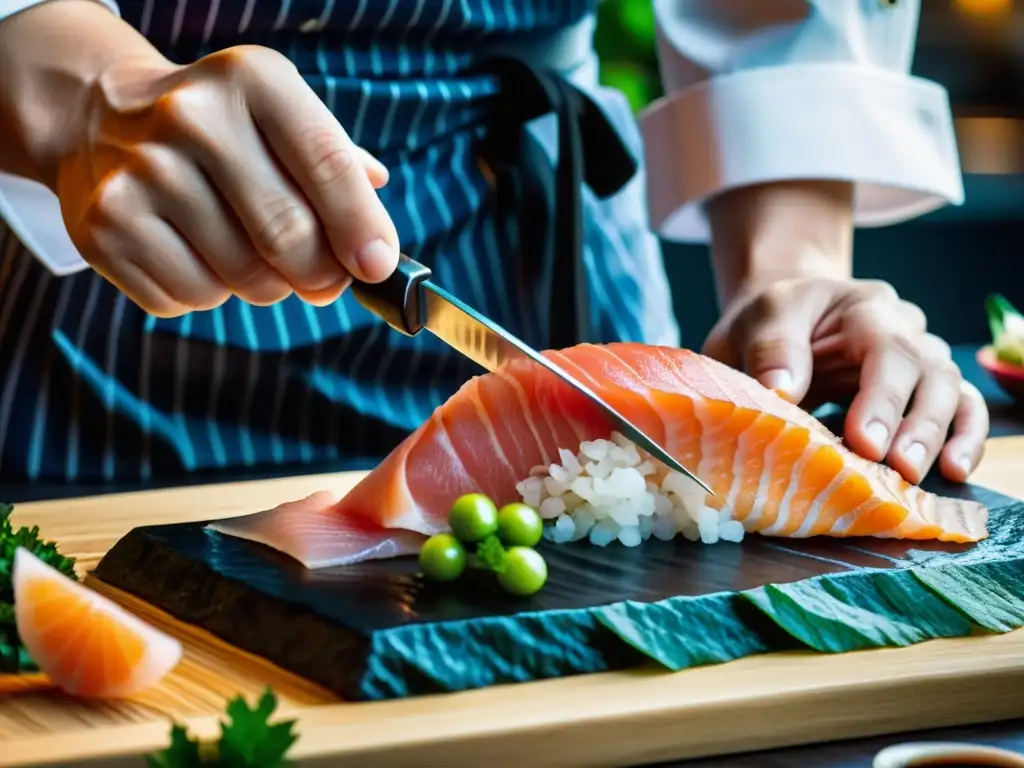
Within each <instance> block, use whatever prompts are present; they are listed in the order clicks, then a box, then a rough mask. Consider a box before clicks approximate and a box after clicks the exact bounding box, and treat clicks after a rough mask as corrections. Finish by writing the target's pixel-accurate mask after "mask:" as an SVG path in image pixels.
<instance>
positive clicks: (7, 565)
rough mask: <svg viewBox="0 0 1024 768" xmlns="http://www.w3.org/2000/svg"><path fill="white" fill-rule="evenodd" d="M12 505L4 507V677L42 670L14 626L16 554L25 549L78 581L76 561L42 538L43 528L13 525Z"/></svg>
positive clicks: (0, 541) (0, 545) (0, 562)
mask: <svg viewBox="0 0 1024 768" xmlns="http://www.w3.org/2000/svg"><path fill="white" fill-rule="evenodd" d="M13 510H14V507H13V506H12V505H11V504H0V674H3V673H18V672H33V671H35V670H36V669H38V667H37V666H36V665H35V663H34V662H33V661H32V659H31V658H30V657H29V655H28V651H26V650H25V647H24V646H23V645H22V643H21V638H20V637H19V636H18V631H17V628H16V627H15V625H14V585H13V584H12V582H11V574H12V571H13V569H14V553H15V552H16V551H17V550H18V547H24V548H25V549H27V550H28V551H29V552H31V553H32V554H33V555H35V556H36V557H38V558H39V559H40V560H42V561H43V562H44V563H46V564H47V565H49V566H51V567H53V568H56V569H57V570H58V571H60V572H61V573H63V574H64V575H65V576H68V577H69V578H72V579H75V578H77V577H76V576H75V561H74V559H73V558H70V557H65V556H64V555H62V554H61V553H60V552H59V551H58V550H57V545H56V544H55V543H54V542H52V541H44V540H43V539H41V538H39V528H38V527H36V526H33V527H32V528H26V527H21V528H18V529H17V530H15V528H14V525H13V524H12V523H11V512H12V511H13Z"/></svg>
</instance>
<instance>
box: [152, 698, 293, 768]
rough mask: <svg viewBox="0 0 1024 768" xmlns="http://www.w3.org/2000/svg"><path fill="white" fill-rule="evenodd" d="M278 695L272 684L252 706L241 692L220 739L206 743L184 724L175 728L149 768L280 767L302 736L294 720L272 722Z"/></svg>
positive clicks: (229, 705) (231, 709)
mask: <svg viewBox="0 0 1024 768" xmlns="http://www.w3.org/2000/svg"><path fill="white" fill-rule="evenodd" d="M275 709H277V697H276V696H274V692H273V691H271V690H270V689H269V688H268V689H266V690H265V691H264V692H263V695H262V696H260V699H259V701H258V702H257V703H256V706H255V707H253V708H252V709H250V708H249V705H248V704H246V703H245V699H243V698H242V697H241V696H238V697H236V698H234V699H232V700H231V701H229V702H228V705H227V710H226V713H227V717H228V720H227V722H222V723H221V725H220V740H219V741H218V742H216V743H202V742H199V741H197V740H195V739H193V738H192V737H190V736H189V735H188V731H187V730H186V729H185V728H184V727H183V726H181V725H178V724H175V725H174V726H173V727H172V728H171V743H170V746H168V747H167V749H165V750H163V751H162V752H159V753H157V754H155V755H151V756H150V757H149V768H191V767H192V766H214V767H215V768H277V766H283V765H285V759H284V758H285V754H286V753H287V752H288V750H289V749H290V748H291V746H292V744H294V743H295V740H296V739H297V738H298V736H296V734H295V733H294V732H293V731H292V729H293V728H294V726H295V721H294V720H287V721H285V722H281V723H275V724H273V725H271V724H270V716H271V715H272V714H273V713H274V710H275Z"/></svg>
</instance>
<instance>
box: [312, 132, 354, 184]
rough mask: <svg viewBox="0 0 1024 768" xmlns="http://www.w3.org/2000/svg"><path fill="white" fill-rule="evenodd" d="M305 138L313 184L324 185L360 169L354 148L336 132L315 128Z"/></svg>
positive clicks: (337, 180) (344, 177) (346, 176)
mask: <svg viewBox="0 0 1024 768" xmlns="http://www.w3.org/2000/svg"><path fill="white" fill-rule="evenodd" d="M305 138H306V144H307V147H308V149H309V155H308V156H309V158H310V159H309V177H310V180H311V181H312V182H313V183H314V184H316V185H318V186H324V185H327V184H333V183H336V182H340V181H342V180H344V179H346V178H348V177H350V176H351V175H352V173H353V172H354V171H356V170H361V169H362V163H361V159H360V157H359V153H358V152H357V151H356V148H355V147H354V146H352V145H350V144H347V143H345V142H344V141H343V140H342V138H341V136H339V135H338V134H337V133H335V132H333V131H328V130H317V131H313V132H310V133H309V134H307V136H306V137H305Z"/></svg>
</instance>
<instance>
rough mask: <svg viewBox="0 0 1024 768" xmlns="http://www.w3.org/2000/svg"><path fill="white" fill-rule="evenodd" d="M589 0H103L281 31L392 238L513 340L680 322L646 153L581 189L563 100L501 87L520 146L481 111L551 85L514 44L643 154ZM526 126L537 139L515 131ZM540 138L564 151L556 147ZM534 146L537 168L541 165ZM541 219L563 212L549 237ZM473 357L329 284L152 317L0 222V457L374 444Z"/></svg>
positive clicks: (148, 22)
mask: <svg viewBox="0 0 1024 768" xmlns="http://www.w3.org/2000/svg"><path fill="white" fill-rule="evenodd" d="M594 4H595V2H594V0H557V1H556V2H553V1H552V0H122V2H121V4H120V5H121V12H122V15H123V17H124V18H125V20H126V21H128V22H129V23H130V24H132V25H133V26H135V27H136V28H137V29H139V30H140V31H141V32H142V33H143V34H144V35H146V36H147V37H148V38H149V39H150V40H151V41H152V42H153V43H154V45H156V46H157V47H158V48H159V49H160V50H161V51H163V52H164V53H165V55H167V56H168V57H169V58H170V59H172V60H173V61H177V62H187V61H193V60H195V59H196V58H198V57H200V56H203V55H205V54H207V53H209V52H211V51H215V50H219V49H222V48H226V47H229V46H232V45H238V44H242V43H246V44H256V45H264V46H268V47H272V48H275V49H277V50H280V51H282V52H283V53H285V54H286V55H288V56H289V58H290V59H291V60H292V61H293V62H295V64H296V65H297V67H298V69H299V71H300V72H301V73H302V74H303V76H304V78H305V80H306V82H307V83H308V84H309V85H310V86H311V87H312V88H313V89H314V91H315V92H316V93H317V94H318V95H319V96H320V97H321V98H322V99H323V100H324V101H325V103H326V104H327V105H328V106H329V108H330V109H331V110H332V111H333V112H334V114H335V115H336V116H337V117H338V119H339V120H340V122H341V123H342V125H344V126H345V127H346V128H347V130H348V131H349V133H350V134H351V135H352V137H353V139H354V140H355V141H356V142H357V143H358V144H360V145H362V146H364V147H366V148H367V149H368V150H369V151H371V152H372V153H374V154H375V155H376V156H377V157H379V158H380V159H381V160H382V161H383V162H384V163H385V164H386V165H387V166H388V168H389V169H390V170H391V180H390V182H389V183H388V185H387V186H386V187H385V188H384V189H382V190H381V193H380V194H381V198H382V200H383V202H384V204H385V206H386V207H387V210H388V211H389V212H390V214H391V216H392V218H393V219H394V221H395V224H396V226H397V228H398V233H399V237H400V240H401V243H402V249H403V251H404V252H405V253H407V254H409V255H410V256H412V257H413V258H416V259H418V260H420V261H422V262H424V263H425V264H427V265H429V266H430V267H431V268H432V269H433V271H434V274H435V278H436V279H437V280H438V281H439V282H440V283H441V284H442V285H444V286H445V287H446V288H448V289H449V290H451V291H452V292H453V293H455V294H456V295H458V296H459V297H460V298H462V299H464V300H465V301H467V302H468V303H470V304H471V305H473V306H474V307H476V308H478V309H480V310H482V311H483V312H485V313H487V314H488V315H490V316H491V317H493V318H494V319H495V320H496V321H497V322H499V323H500V324H502V325H503V326H505V327H506V328H508V329H509V330H510V331H512V332H513V333H515V334H517V335H519V336H520V337H522V338H523V339H525V340H526V341H527V342H528V343H531V344H533V345H535V346H539V347H545V346H548V345H549V344H551V343H552V342H556V344H555V345H556V346H557V345H558V344H557V342H558V341H559V340H564V339H565V338H571V337H573V336H576V337H578V338H585V339H587V340H592V341H601V342H608V341H617V340H625V341H646V342H649V343H658V344H670V345H671V344H676V343H677V342H678V328H677V326H676V323H675V320H674V317H673V315H672V310H671V302H670V297H669V291H668V285H667V280H666V277H665V273H664V269H663V266H662V263H661V257H660V252H659V248H658V244H657V241H656V239H655V238H654V237H653V236H652V235H651V233H650V232H649V230H648V226H647V215H646V202H645V200H644V191H643V190H644V179H643V173H642V169H641V170H640V171H639V172H637V173H636V174H634V175H633V176H632V178H631V179H630V180H629V181H628V183H626V184H625V186H622V187H621V188H619V189H618V190H617V191H612V190H611V189H605V190H601V189H598V187H599V186H600V185H601V184H602V183H604V184H605V185H606V186H607V184H608V182H607V179H606V180H605V181H603V182H602V181H601V179H600V174H597V175H596V176H594V177H593V178H592V176H591V174H590V173H589V172H587V171H586V169H583V168H581V167H580V164H579V163H578V162H576V161H574V162H573V165H574V168H573V169H571V171H572V172H565V173H563V172H562V166H563V165H564V164H563V163H562V162H561V157H562V155H563V153H565V152H566V151H567V148H568V147H570V145H571V144H572V138H573V131H566V130H560V129H559V125H560V124H565V123H566V119H565V118H564V115H565V114H568V112H566V111H565V109H563V111H562V112H560V114H562V115H563V118H562V119H556V117H555V116H554V115H551V114H548V115H545V116H543V117H539V118H536V119H534V118H535V114H542V113H543V112H545V111H546V109H539V110H538V109H536V108H535V107H536V101H535V102H534V103H533V108H532V111H533V112H534V113H535V114H530V112H531V109H525V110H523V109H518V111H519V112H525V114H521V115H520V117H521V118H522V119H524V120H529V121H530V122H529V128H528V131H529V133H528V135H529V136H530V137H531V141H530V142H527V145H526V146H525V148H524V146H518V147H516V148H511V149H509V148H507V147H506V148H505V149H504V150H503V149H502V148H501V140H500V139H501V138H502V137H500V136H499V137H498V139H499V140H498V141H495V136H494V133H495V131H494V126H495V125H500V124H502V123H501V121H500V120H496V119H495V117H496V115H502V114H505V113H506V112H507V111H508V109H510V108H511V109H513V111H516V109H517V107H522V106H523V105H522V104H518V105H517V103H516V100H515V99H512V100H509V99H507V98H503V96H502V94H503V93H506V92H509V91H511V92H516V93H518V92H519V91H521V90H522V88H532V89H534V90H538V89H539V90H540V91H544V90H545V89H548V90H549V91H550V90H551V88H552V83H553V82H555V79H552V78H536V77H533V76H534V75H535V74H536V73H535V72H533V71H532V70H531V71H527V72H525V73H524V72H522V71H518V72H517V71H512V70H516V67H515V66H511V67H506V69H505V70H501V71H499V72H495V71H494V70H493V68H490V66H489V65H488V63H487V62H489V61H492V60H494V57H495V56H498V55H503V54H504V55H515V56H516V57H518V58H520V59H525V60H527V61H531V62H535V63H536V64H537V65H538V66H540V67H546V68H549V69H553V70H557V71H559V73H560V74H561V75H562V76H564V78H565V79H566V80H568V81H571V82H572V83H574V84H575V85H576V86H577V87H578V88H579V89H580V91H581V92H583V93H585V94H586V97H585V98H584V99H583V102H584V103H583V107H585V108H584V109H583V110H582V111H583V112H586V111H587V109H586V108H587V107H589V106H592V105H594V104H596V105H597V106H599V108H600V112H601V114H602V115H603V117H604V118H605V120H606V122H605V123H604V124H605V125H611V126H612V127H613V129H614V131H615V133H616V134H617V136H618V137H619V138H620V139H621V141H622V142H623V143H624V144H625V146H627V147H628V149H629V150H630V152H632V154H633V156H634V157H635V158H637V159H639V158H640V156H641V146H640V138H639V133H638V130H637V127H636V125H635V123H634V121H633V116H632V114H631V112H630V109H629V107H628V104H627V103H626V101H625V99H624V98H623V97H622V96H621V95H620V94H618V93H616V92H614V91H611V90H608V89H605V88H601V87H599V86H598V85H597V82H596V75H597V66H596V59H595V57H594V55H593V51H592V48H591V46H590V33H591V32H592V27H593V19H594V16H593V6H594ZM581 41H582V44H581ZM520 69H522V68H520ZM508 78H512V81H513V86H514V87H510V86H509V83H508V82H507V80H508ZM524 78H525V79H524ZM555 90H558V89H557V88H556V89H555ZM567 93H569V91H568V90H567V89H562V90H561V91H558V93H547V96H548V97H549V104H548V106H554V105H555V103H562V102H565V103H563V104H562V106H563V107H566V109H568V108H570V107H573V105H575V108H576V109H577V111H579V108H580V106H581V104H580V103H579V101H578V100H576V101H574V100H573V98H572V97H570V96H566V94H567ZM510 105H511V106H510ZM502 110H504V112H503V111H502ZM582 125H583V127H584V129H585V128H586V120H584V121H583V122H582ZM574 130H576V129H574ZM576 133H577V134H578V133H579V130H576ZM514 138H515V137H514V136H511V137H510V136H506V137H504V139H505V140H508V141H512V143H515V142H514V141H513V139H514ZM576 139H577V140H578V139H580V136H578V135H577V136H576ZM587 140H588V139H587V137H586V136H584V137H583V144H584V145H586V143H587ZM577 143H579V142H578V141H577ZM495 147H497V149H495ZM531 147H532V148H534V149H536V148H539V152H537V151H534V152H533V154H532V155H531V154H530V152H531ZM583 154H584V155H586V154H587V152H586V151H585V149H584V151H583ZM528 156H529V157H528ZM556 157H557V158H558V160H559V162H558V163H557V165H558V166H559V171H558V172H555V171H552V170H550V168H553V167H554V165H555V163H554V162H553V161H554V160H555V158H556ZM545 162H546V163H548V165H549V166H550V167H549V173H548V177H547V178H548V181H544V180H543V179H542V178H541V177H543V176H544V174H543V173H539V172H537V168H538V167H539V165H543V164H544V163H545ZM488 166H489V167H490V172H487V168H488ZM580 178H585V179H586V180H587V181H588V186H586V187H583V188H582V192H581V193H579V192H577V194H576V196H575V199H574V201H573V202H572V203H571V204H570V203H569V202H567V200H568V198H566V196H565V194H564V193H565V188H566V187H567V185H572V184H574V183H575V185H576V187H577V190H578V189H579V186H580V185H579V179H580ZM538 179H540V180H538ZM574 179H575V181H574ZM620 181H621V179H620ZM612 186H616V185H612ZM595 190H596V191H597V192H598V193H600V196H599V194H595ZM609 193H610V194H609ZM545 195H547V197H548V200H547V202H548V205H547V206H546V207H545V206H544V205H541V203H542V202H543V200H544V199H545V198H544V196H545ZM553 199H556V200H557V202H554V203H552V200H553ZM545 211H546V212H547V213H546V214H545ZM552 211H553V212H554V214H552ZM534 213H536V214H537V215H534ZM569 214H572V215H571V216H569ZM545 216H546V219H545ZM567 216H568V218H569V219H571V221H570V222H569V223H567ZM576 217H578V218H576ZM551 231H557V232H559V233H561V234H558V235H557V236H555V237H554V238H552V237H550V236H549V235H550V232H551ZM545 233H546V234H545ZM567 244H568V245H567ZM566 248H571V249H575V250H578V253H579V264H577V265H572V262H571V261H570V262H568V263H569V264H570V265H571V266H570V267H568V268H567V267H566V266H565V264H566V263H567V262H565V261H564V254H561V253H559V250H560V249H562V250H564V249H566ZM559 259H562V261H559ZM559 274H561V278H559ZM559 279H562V280H568V281H570V282H569V283H567V284H570V285H573V289H572V290H573V291H574V293H575V294H576V295H577V296H578V297H580V300H579V301H577V302H573V303H572V306H573V307H575V308H576V309H577V310H579V312H578V313H577V314H578V315H579V317H578V320H575V321H573V320H572V318H570V317H557V316H553V313H552V310H551V307H552V305H555V306H556V307H557V305H558V302H556V301H553V300H552V299H553V297H552V292H553V291H560V288H559V286H560V285H563V284H560V283H558V282H557V281H558V280H559ZM564 323H571V324H572V328H573V330H572V331H571V332H567V331H565V328H566V327H569V326H564ZM479 372H480V371H479V370H478V369H477V368H476V367H475V365H474V364H473V363H471V362H470V361H468V360H465V359H463V358H461V357H460V356H459V355H457V354H455V353H453V352H451V351H450V350H449V349H447V348H446V347H445V346H444V345H443V344H441V343H440V342H438V341H437V340H436V339H434V338H433V337H431V336H430V335H428V334H420V335H419V336H417V337H414V338H407V337H404V336H402V335H400V334H398V333H395V332H393V331H391V330H390V329H388V328H387V326H385V325H384V324H383V323H381V322H380V321H379V320H377V319H376V318H375V317H373V316H372V315H370V314H369V313H368V312H366V311H365V310H364V309H363V308H362V307H361V306H360V305H359V304H358V303H356V302H355V301H354V300H353V299H352V298H351V297H350V296H348V295H346V296H344V297H343V298H342V300H340V301H337V302H335V303H334V304H333V305H332V306H329V307H325V308H317V307H312V306H309V305H307V304H304V303H303V302H301V301H299V300H298V299H296V298H294V297H292V298H289V299H287V300H285V301H284V302H281V303H280V304H278V305H275V306H272V307H262V308H261V307H252V306H249V305H247V304H245V303H243V302H240V301H238V300H236V299H232V300H230V301H228V303H226V304H225V305H224V306H222V307H220V308H218V309H215V310H211V311H208V312H199V313H193V314H189V315H186V316H184V317H181V318H175V319H169V320H168V319H157V318H154V317H151V316H148V315H147V314H145V313H144V312H142V311H141V310H139V309H138V308H137V307H135V306H134V305H133V304H132V303H131V302H130V301H128V300H127V299H126V298H125V297H124V296H123V295H121V294H119V293H118V292H117V291H116V290H115V289H114V288H112V287H111V286H110V285H109V284H107V283H106V282H105V281H104V280H103V279H102V278H100V277H99V276H98V275H96V274H95V273H93V272H91V271H86V272H82V273H78V274H75V275H73V276H70V277H63V278H57V277H53V276H52V275H51V274H50V273H49V272H48V271H47V270H46V269H45V268H44V267H43V266H42V265H41V264H40V263H39V262H38V261H37V260H36V259H35V258H34V257H33V256H32V254H31V253H29V252H28V251H27V250H26V249H25V248H24V247H23V246H22V245H21V244H20V243H19V242H18V240H17V239H16V238H15V237H14V236H13V235H12V234H11V233H10V232H9V231H8V230H7V229H6V227H4V226H3V225H2V224H0V479H2V480H5V481H11V480H17V481H23V480H37V479H38V480H46V481H49V482H52V481H55V480H56V481H67V482H75V481H99V480H107V481H117V480H131V481H135V480H140V479H141V480H149V479H161V478H163V479H167V478H174V477H175V476H179V475H181V474H182V473H186V472H196V471H204V470H211V471H216V470H233V471H237V470H240V469H242V468H247V467H265V466H281V465H296V466H298V465H303V464H309V463H312V462H321V461H329V462H332V465H333V466H351V467H362V466H367V465H370V464H372V463H373V462H374V461H376V460H378V459H379V458H380V457H381V456H382V455H384V454H385V453H387V451H389V450H390V449H391V448H392V447H393V446H394V445H395V444H397V442H398V441H400V440H401V439H402V438H403V437H404V436H405V435H407V434H408V433H409V431H411V430H412V429H415V428H416V427H417V426H418V425H419V424H421V423H422V422H423V421H424V420H425V419H426V418H427V417H428V416H429V415H430V413H431V412H432V411H433V409H434V408H436V407H437V406H438V405H439V404H441V403H442V402H444V400H445V399H447V398H448V397H449V396H451V395H452V394H453V393H454V392H455V391H456V390H457V389H458V387H459V386H460V385H461V384H462V383H463V382H465V381H466V380H467V379H468V378H469V377H471V376H473V375H475V374H477V373H479Z"/></svg>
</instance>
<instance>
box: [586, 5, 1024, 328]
mask: <svg viewBox="0 0 1024 768" xmlns="http://www.w3.org/2000/svg"><path fill="white" fill-rule="evenodd" d="M596 44H597V48H598V52H599V54H600V56H601V68H602V79H603V81H604V82H605V83H606V84H607V85H612V86H615V87H617V88H619V89H620V90H622V91H623V92H624V93H625V94H626V95H627V97H628V98H629V100H630V102H631V103H632V104H633V107H634V109H636V110H637V111H639V110H640V109H642V108H643V107H644V106H645V105H646V104H648V103H649V102H651V101H652V100H654V99H656V98H658V97H659V96H660V95H661V86H660V82H659V77H658V64H657V59H656V57H655V52H654V19H653V16H652V13H651V4H650V3H647V2H637V0H606V1H605V2H604V3H602V4H601V5H600V6H599V19H598V26H597V40H596ZM913 72H914V74H916V75H919V76H921V77H925V78H929V79H932V80H935V81H937V82H939V83H941V84H942V85H944V86H945V87H946V88H947V89H948V90H949V93H950V99H951V101H952V104H953V113H954V119H955V121H956V131H957V137H958V141H959V144H960V153H961V162H962V164H963V168H964V172H965V188H966V196H967V201H966V203H965V205H964V206H963V207H961V208H952V207H950V208H946V209H943V210H941V211H937V212H936V213H934V214H931V215H929V216H925V217H922V218H920V219H917V220H915V221H912V222H908V223H906V224H900V225H897V226H893V227H885V228H882V229H863V230H859V231H858V233H857V238H856V251H855V253H856V256H855V262H854V263H855V270H856V273H857V274H858V276H861V277H872V278H878V279H883V280H888V281H889V282H891V283H893V284H894V285H895V286H896V288H897V290H898V291H899V292H900V294H901V295H902V296H903V297H904V298H906V299H908V300H910V301H913V302H915V303H917V304H918V305H919V306H921V307H922V308H923V309H924V310H925V312H926V313H927V315H928V319H929V323H930V325H931V327H932V329H933V331H934V332H936V333H938V334H939V335H940V336H942V337H943V338H945V339H946V340H947V341H949V342H950V343H952V344H969V343H979V344H980V343H983V342H986V341H987V340H988V327H987V325H986V322H985V314H984V308H983V306H982V302H983V301H984V297H985V296H986V295H987V294H988V293H990V292H993V291H1000V292H1002V293H1003V294H1004V295H1006V296H1007V297H1008V298H1009V299H1010V300H1011V301H1012V302H1014V303H1015V304H1017V305H1018V306H1019V307H1021V308H1024V0H921V24H920V32H919V35H918V43H917V53H916V56H915V58H914V66H913ZM664 253H665V262H666V266H667V268H668V271H669V275H670V277H671V279H672V284H673V290H674V294H675V303H676V311H677V314H678V316H679V320H680V323H681V325H682V327H683V345H684V346H687V347H699V346H700V344H701V342H702V341H703V339H704V336H705V335H706V333H707V331H708V330H709V329H710V327H711V325H712V323H713V322H714V320H715V317H716V314H717V307H716V302H715V296H714V286H713V283H712V278H711V272H710V268H709V265H708V257H707V249H706V248H704V247H697V246H685V245H679V244H673V243H666V244H665V246H664Z"/></svg>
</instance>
